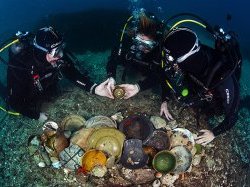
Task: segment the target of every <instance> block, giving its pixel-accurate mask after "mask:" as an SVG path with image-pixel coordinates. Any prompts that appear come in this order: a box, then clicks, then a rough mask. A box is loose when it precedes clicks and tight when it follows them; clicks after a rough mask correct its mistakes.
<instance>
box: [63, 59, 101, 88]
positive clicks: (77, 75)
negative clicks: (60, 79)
mask: <svg viewBox="0 0 250 187" xmlns="http://www.w3.org/2000/svg"><path fill="white" fill-rule="evenodd" d="M65 63H66V65H65V66H64V67H63V68H62V73H63V75H64V76H65V77H66V78H67V79H69V80H70V81H72V82H73V83H75V84H76V85H77V86H79V87H80V88H82V89H84V90H86V91H88V92H90V93H95V92H94V91H95V88H96V86H97V84H96V83H94V82H92V81H91V80H90V78H89V76H88V75H87V73H85V74H82V73H81V72H80V71H79V70H77V69H76V67H75V66H74V64H73V62H72V61H71V60H70V58H67V56H66V57H65Z"/></svg>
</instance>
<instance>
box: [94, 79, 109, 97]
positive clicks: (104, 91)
mask: <svg viewBox="0 0 250 187" xmlns="http://www.w3.org/2000/svg"><path fill="white" fill-rule="evenodd" d="M108 83H109V79H107V80H106V81H104V82H102V83H101V84H99V85H98V86H97V87H96V88H95V94H96V95H99V96H103V97H108V98H110V99H114V96H113V94H112V93H110V92H109V90H108Z"/></svg>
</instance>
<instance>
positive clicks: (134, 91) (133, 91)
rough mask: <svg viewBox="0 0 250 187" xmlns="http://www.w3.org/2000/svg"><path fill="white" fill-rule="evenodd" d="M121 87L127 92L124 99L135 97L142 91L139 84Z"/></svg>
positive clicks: (122, 85)
mask: <svg viewBox="0 0 250 187" xmlns="http://www.w3.org/2000/svg"><path fill="white" fill-rule="evenodd" d="M120 87H122V88H123V89H124V91H125V96H124V99H128V98H130V97H133V96H134V95H136V94H137V93H138V92H139V91H140V88H139V86H138V85H137V84H121V85H120Z"/></svg>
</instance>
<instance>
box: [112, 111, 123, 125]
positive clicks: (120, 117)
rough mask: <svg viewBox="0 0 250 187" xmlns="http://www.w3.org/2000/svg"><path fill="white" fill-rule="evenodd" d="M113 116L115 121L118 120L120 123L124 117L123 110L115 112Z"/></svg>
mask: <svg viewBox="0 0 250 187" xmlns="http://www.w3.org/2000/svg"><path fill="white" fill-rule="evenodd" d="M111 118H112V119H113V120H114V121H117V122H118V123H120V122H121V121H122V120H123V119H124V117H123V115H122V113H121V112H118V113H115V114H114V115H112V116H111Z"/></svg>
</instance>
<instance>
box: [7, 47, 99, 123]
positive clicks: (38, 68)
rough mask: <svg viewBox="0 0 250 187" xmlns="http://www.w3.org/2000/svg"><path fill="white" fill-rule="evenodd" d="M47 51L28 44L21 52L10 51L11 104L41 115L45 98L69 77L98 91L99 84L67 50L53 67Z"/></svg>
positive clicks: (26, 111)
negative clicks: (47, 56)
mask: <svg viewBox="0 0 250 187" xmlns="http://www.w3.org/2000/svg"><path fill="white" fill-rule="evenodd" d="M45 56H46V54H45V53H43V52H41V51H40V50H38V49H36V48H34V47H32V46H28V47H25V49H22V50H20V51H19V52H15V50H14V52H13V50H12V49H10V51H9V66H8V73H7V89H8V104H9V105H10V107H12V108H13V109H14V110H16V111H17V112H20V113H21V114H23V115H25V116H27V117H29V118H33V119H38V118H39V114H40V107H41V104H42V102H43V101H44V99H46V98H48V97H50V96H52V95H53V94H55V92H56V88H57V83H58V81H59V80H60V79H61V78H62V76H64V77H66V78H67V79H69V80H70V81H72V82H73V83H75V84H76V85H78V86H79V87H81V88H83V89H84V90H86V91H94V89H95V86H96V84H94V83H93V82H92V81H90V79H89V77H88V76H87V75H84V74H82V73H80V72H79V71H78V70H77V69H76V68H75V66H74V64H73V61H72V58H70V56H69V55H68V54H67V53H64V57H63V58H62V59H61V60H59V61H58V62H57V63H56V65H55V66H54V67H53V66H52V65H51V64H50V63H48V62H47V60H46V59H45Z"/></svg>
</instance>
